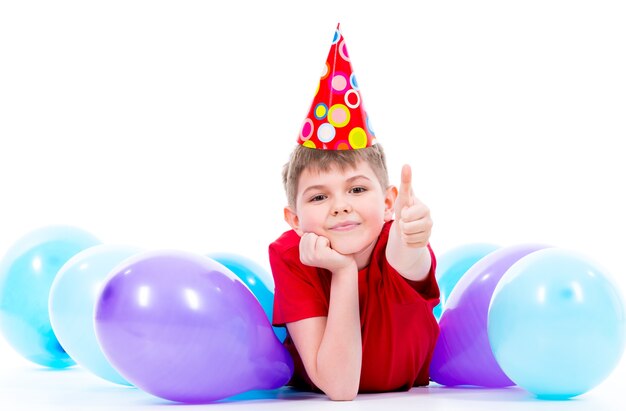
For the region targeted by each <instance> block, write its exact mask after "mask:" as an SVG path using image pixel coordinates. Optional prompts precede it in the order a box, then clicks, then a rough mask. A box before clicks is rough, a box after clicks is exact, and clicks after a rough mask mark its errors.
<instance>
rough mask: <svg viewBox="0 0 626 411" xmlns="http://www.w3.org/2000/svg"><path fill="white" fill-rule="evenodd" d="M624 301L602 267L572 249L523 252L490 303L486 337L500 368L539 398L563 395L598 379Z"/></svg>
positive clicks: (605, 370)
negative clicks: (525, 253)
mask: <svg viewBox="0 0 626 411" xmlns="http://www.w3.org/2000/svg"><path fill="white" fill-rule="evenodd" d="M625 332H626V331H625V321H624V303H623V300H622V298H621V296H620V294H619V292H618V290H617V288H616V286H615V285H614V284H613V282H612V280H610V279H609V277H608V276H607V274H606V271H604V270H603V269H602V268H600V267H599V266H598V265H597V264H595V263H594V262H592V261H590V260H589V259H588V258H586V257H584V256H582V255H578V254H577V253H574V252H573V251H569V250H563V249H557V248H553V249H546V250H542V251H537V252H535V253H532V254H530V255H528V256H526V257H524V258H521V259H520V260H519V261H517V262H516V263H515V264H513V265H512V266H511V268H510V269H509V270H508V271H507V272H506V274H505V275H504V276H503V277H502V280H501V281H500V283H499V284H498V286H497V287H496V289H495V291H494V293H493V298H492V300H491V305H490V307H489V327H488V334H489V341H490V342H491V346H492V348H493V353H494V355H495V357H496V359H497V361H498V364H500V366H501V367H502V369H503V370H504V372H505V373H506V374H507V375H508V376H509V377H510V378H511V379H512V380H513V381H514V382H515V383H516V384H517V385H519V386H521V387H522V388H524V389H526V390H528V391H530V392H531V393H533V394H535V395H537V396H538V397H545V398H555V399H561V398H569V397H573V396H576V395H580V394H582V393H584V392H586V391H588V390H590V389H592V388H593V387H595V386H596V385H598V384H600V383H601V382H602V381H603V380H604V379H605V378H606V377H607V376H608V375H609V374H610V373H611V371H612V370H613V369H614V368H615V366H616V365H617V364H618V362H619V360H620V358H621V356H622V353H623V351H624V342H625V338H626V337H625Z"/></svg>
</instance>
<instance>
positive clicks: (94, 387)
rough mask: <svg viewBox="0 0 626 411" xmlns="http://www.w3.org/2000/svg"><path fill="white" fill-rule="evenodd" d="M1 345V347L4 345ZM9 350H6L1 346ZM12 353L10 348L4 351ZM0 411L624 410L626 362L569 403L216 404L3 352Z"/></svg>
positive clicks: (488, 394)
mask: <svg viewBox="0 0 626 411" xmlns="http://www.w3.org/2000/svg"><path fill="white" fill-rule="evenodd" d="M0 345H2V344H0ZM0 348H5V347H0ZM6 348H7V349H8V347H6ZM0 353H1V354H2V355H1V356H0V357H1V359H2V361H0V409H4V410H12V411H13V410H38V411H39V410H41V411H45V410H71V409H81V410H82V409H101V410H102V409H105V410H106V409H114V410H120V411H123V410H137V411H141V410H156V409H167V410H172V409H179V408H180V409H183V407H184V409H190V408H202V409H212V410H222V409H224V410H233V411H234V410H250V409H251V408H252V409H254V410H277V409H293V408H294V406H297V407H298V410H302V411H306V410H315V411H319V410H327V409H328V410H330V409H338V408H341V409H350V410H380V409H381V408H384V409H387V410H393V411H397V410H428V411H435V410H446V411H454V410H463V411H468V410H499V411H500V410H506V411H516V410H550V411H560V410H569V411H572V410H585V411H591V410H593V411H605V410H606V411H618V410H619V411H624V410H626V395H625V392H624V391H625V390H624V389H623V386H624V385H623V382H622V381H624V380H625V379H626V378H624V377H626V360H625V359H624V358H623V359H622V362H621V365H620V366H619V367H618V368H617V369H616V370H615V371H614V372H613V373H612V374H611V376H609V377H608V378H607V379H606V380H605V381H604V382H603V383H602V384H601V385H599V386H598V387H596V388H595V389H593V390H591V391H589V392H587V393H585V394H584V395H581V396H579V397H577V398H574V399H571V400H567V401H542V400H538V399H536V398H534V397H533V396H532V395H530V394H529V393H527V392H526V391H524V390H522V389H520V388H508V389H478V388H473V389H472V388H465V389H451V388H445V387H441V386H438V385H436V384H434V385H432V386H431V387H428V388H414V389H412V390H411V391H409V392H403V393H388V394H362V395H359V396H358V397H357V398H356V400H354V401H352V402H332V401H329V400H328V399H327V398H326V397H324V396H322V395H317V394H309V393H302V392H296V391H292V390H290V389H287V388H282V389H279V390H275V391H252V392H248V393H245V394H241V395H239V396H236V397H232V398H229V399H226V400H223V401H220V402H217V403H214V404H204V405H183V404H177V403H172V402H169V401H165V400H162V399H159V398H157V397H154V396H152V395H150V394H147V393H145V392H142V391H140V390H138V389H136V388H127V387H121V386H117V385H115V384H112V383H109V382H107V381H105V380H101V379H100V378H98V377H96V376H94V375H93V374H91V373H89V372H87V371H85V370H83V369H81V368H79V367H73V368H71V369H67V370H62V371H53V370H48V369H44V368H41V367H37V366H34V365H31V364H30V363H28V362H26V361H25V360H22V359H21V358H18V356H17V354H14V353H12V352H10V351H7V350H0Z"/></svg>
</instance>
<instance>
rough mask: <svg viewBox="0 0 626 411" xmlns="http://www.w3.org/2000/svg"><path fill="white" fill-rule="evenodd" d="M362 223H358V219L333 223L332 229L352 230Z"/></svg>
mask: <svg viewBox="0 0 626 411" xmlns="http://www.w3.org/2000/svg"><path fill="white" fill-rule="evenodd" d="M360 224H361V223H357V222H356V221H343V222H341V223H337V224H335V225H333V226H332V227H330V229H331V230H333V231H350V230H352V229H354V228H356V227H358V226H359V225H360Z"/></svg>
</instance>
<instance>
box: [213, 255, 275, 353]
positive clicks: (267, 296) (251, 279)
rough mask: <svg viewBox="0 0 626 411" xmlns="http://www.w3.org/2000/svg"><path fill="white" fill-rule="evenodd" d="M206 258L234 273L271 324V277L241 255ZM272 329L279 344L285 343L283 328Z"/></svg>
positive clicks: (272, 299) (272, 302)
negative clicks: (250, 292)
mask: <svg viewBox="0 0 626 411" xmlns="http://www.w3.org/2000/svg"><path fill="white" fill-rule="evenodd" d="M208 256H209V257H210V258H212V259H214V260H215V261H217V262H218V263H220V264H222V265H224V266H225V267H226V268H228V269H229V270H230V271H232V272H233V273H235V274H236V275H237V277H239V279H240V280H241V281H243V282H244V284H245V285H247V286H248V288H249V289H250V291H252V294H254V296H255V297H256V299H257V300H258V301H259V304H261V307H263V311H265V315H266V316H267V319H268V320H269V322H270V323H271V322H272V317H273V315H274V279H273V278H272V276H271V275H270V274H269V273H268V272H267V271H266V270H264V269H263V267H261V266H260V265H259V264H257V263H255V262H254V261H252V260H250V259H248V258H246V257H244V256H241V255H237V254H231V253H211V254H208ZM273 328H274V333H275V334H276V336H277V337H278V339H279V340H280V341H281V342H282V341H285V337H287V330H286V329H285V327H273Z"/></svg>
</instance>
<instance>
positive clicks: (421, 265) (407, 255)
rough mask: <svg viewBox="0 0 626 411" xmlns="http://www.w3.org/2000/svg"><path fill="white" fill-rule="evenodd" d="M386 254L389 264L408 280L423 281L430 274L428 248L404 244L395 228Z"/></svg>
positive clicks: (430, 262) (393, 227) (392, 229)
mask: <svg viewBox="0 0 626 411" xmlns="http://www.w3.org/2000/svg"><path fill="white" fill-rule="evenodd" d="M393 224H394V225H395V224H397V222H396V221H394V222H393ZM385 254H386V257H387V261H388V262H389V264H390V265H391V266H392V267H393V268H394V269H395V270H396V271H397V272H398V273H400V275H401V276H403V277H404V278H406V279H408V280H412V281H421V280H423V279H425V278H426V277H427V276H428V273H429V272H430V266H431V264H432V261H431V258H430V251H429V250H428V247H419V248H413V247H409V246H407V245H406V244H403V242H402V239H401V238H400V235H399V234H398V232H397V229H396V227H395V226H392V227H391V230H390V233H389V240H388V242H387V248H386V249H385Z"/></svg>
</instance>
